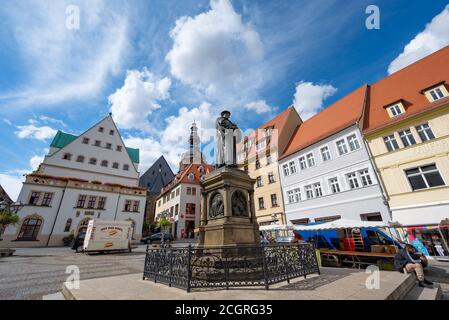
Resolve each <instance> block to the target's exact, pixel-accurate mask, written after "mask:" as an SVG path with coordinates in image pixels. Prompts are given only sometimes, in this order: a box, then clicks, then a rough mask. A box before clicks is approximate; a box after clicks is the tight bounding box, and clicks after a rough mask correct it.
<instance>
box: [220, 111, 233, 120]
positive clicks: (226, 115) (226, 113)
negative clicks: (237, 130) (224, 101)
mask: <svg viewBox="0 0 449 320" xmlns="http://www.w3.org/2000/svg"><path fill="white" fill-rule="evenodd" d="M221 116H222V117H223V118H229V117H230V116H231V113H230V112H229V111H228V110H225V111H222V112H221Z"/></svg>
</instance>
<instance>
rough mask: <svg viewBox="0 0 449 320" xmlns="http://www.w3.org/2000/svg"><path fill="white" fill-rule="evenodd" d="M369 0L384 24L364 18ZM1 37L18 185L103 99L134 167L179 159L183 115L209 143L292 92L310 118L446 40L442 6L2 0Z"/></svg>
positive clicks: (3, 174)
mask: <svg viewBox="0 0 449 320" xmlns="http://www.w3.org/2000/svg"><path fill="white" fill-rule="evenodd" d="M371 4H374V5H376V6H378V8H379V9H380V29H378V30H377V29H374V30H368V29H367V28H366V26H365V20H366V19H367V17H368V15H369V14H367V13H366V12H365V10H366V8H367V6H368V5H371ZM70 5H75V6H76V7H75V9H74V7H71V6H70ZM77 11H78V12H79V28H78V27H77V26H78V25H77V24H76V23H74V24H73V21H75V22H76V21H77V20H76V19H75V20H73V19H71V18H73V17H75V18H76V17H77V14H76V13H77ZM68 22H69V24H67V23H68ZM70 22H72V24H70ZM0 39H1V41H0V114H1V118H2V122H1V127H0V128H1V129H0V147H1V149H2V150H3V154H2V159H1V161H0V183H1V184H2V185H3V186H4V188H5V189H6V190H7V191H8V192H9V193H11V195H12V196H13V197H16V196H17V193H18V190H19V189H20V181H21V179H22V175H23V174H24V173H27V172H30V171H31V170H32V169H33V168H35V167H37V165H38V164H39V162H40V161H41V160H42V157H43V155H44V154H45V153H46V152H47V148H48V146H49V144H50V142H51V139H52V137H53V135H54V133H55V130H63V131H66V132H70V133H75V134H77V133H81V132H83V131H84V130H85V129H87V128H88V127H90V126H91V125H92V124H94V123H95V122H97V121H99V120H100V119H101V118H102V117H104V116H105V115H107V113H108V112H110V111H112V112H113V116H114V119H115V121H116V122H117V124H118V125H119V127H120V128H121V133H122V136H123V137H124V139H125V142H126V144H127V145H128V146H131V147H138V148H140V149H141V162H142V169H145V168H148V167H149V166H150V165H151V163H152V161H154V160H155V159H156V158H158V157H159V156H160V155H161V154H164V155H165V156H166V157H167V159H168V160H169V162H170V163H171V164H172V166H173V168H174V169H177V168H176V165H177V161H178V158H179V154H180V153H181V152H182V151H183V148H184V147H185V142H186V137H187V133H188V129H189V125H190V123H191V122H192V121H194V120H195V121H196V122H198V123H199V126H200V128H201V132H202V138H203V142H207V141H208V140H210V137H211V136H212V135H213V122H214V118H216V116H217V115H218V113H219V111H221V110H223V109H229V110H231V111H232V113H233V119H234V120H235V121H236V122H237V123H238V124H239V125H240V127H242V128H244V129H249V128H256V127H257V126H259V125H260V124H262V123H264V122H266V121H267V120H269V119H270V118H271V117H273V116H274V115H276V114H277V113H279V112H281V111H282V110H284V109H285V108H287V107H288V106H290V105H292V104H293V105H295V107H296V108H297V109H298V111H299V112H300V114H301V115H302V116H303V117H304V118H308V117H310V116H312V115H313V114H314V113H316V112H317V111H318V110H320V109H322V108H323V107H326V106H327V105H329V104H331V103H332V102H334V101H336V100H337V99H339V98H341V97H342V96H344V95H346V94H348V93H349V92H351V91H352V90H355V89H356V88H357V87H359V86H361V85H362V84H364V83H373V82H375V81H377V80H379V79H381V78H383V77H385V76H387V75H388V74H389V72H390V73H391V72H394V71H397V70H398V69H400V68H402V67H404V66H406V65H407V64H409V63H411V62H413V61H416V60H417V59H419V58H421V57H423V56H425V55H427V54H429V53H431V52H433V51H435V50H438V49H439V48H441V47H443V46H446V45H448V44H449V6H448V2H447V1H442V0H433V1H424V0H423V1H418V0H416V1H403V0H395V1H387V0H384V1H372V0H370V1H365V0H351V1H340V0H335V1H332V0H313V1H312V0H287V1H286V0H284V1H265V0H260V1H257V0H251V1H249V0H232V1H231V0H212V1H209V0H205V1H189V0H183V1H169V0H161V1H155V0H133V1H114V0H107V1H106V0H97V1H91V0H89V1H76V0H71V1H57V2H56V1H45V0H36V1H31V0H30V1H25V0H19V1H15V0H6V1H3V2H2V6H0ZM208 151H209V149H208V146H207V143H206V147H205V152H206V153H208Z"/></svg>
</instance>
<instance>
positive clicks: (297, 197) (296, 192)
mask: <svg viewBox="0 0 449 320" xmlns="http://www.w3.org/2000/svg"><path fill="white" fill-rule="evenodd" d="M293 194H294V196H295V202H299V201H301V200H302V198H301V189H300V188H299V187H298V188H295V189H293Z"/></svg>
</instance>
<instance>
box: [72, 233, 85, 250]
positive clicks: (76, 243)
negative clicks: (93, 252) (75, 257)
mask: <svg viewBox="0 0 449 320" xmlns="http://www.w3.org/2000/svg"><path fill="white" fill-rule="evenodd" d="M84 238H86V232H80V233H78V235H77V236H76V237H75V239H73V244H72V249H73V250H75V251H76V252H82V251H83V244H84Z"/></svg>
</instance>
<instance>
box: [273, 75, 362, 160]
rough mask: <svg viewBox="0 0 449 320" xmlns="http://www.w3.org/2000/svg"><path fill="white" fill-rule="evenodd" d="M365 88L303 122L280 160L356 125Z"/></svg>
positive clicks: (360, 112) (360, 113)
mask: <svg viewBox="0 0 449 320" xmlns="http://www.w3.org/2000/svg"><path fill="white" fill-rule="evenodd" d="M367 87H368V86H367V85H366V84H365V85H363V86H362V87H360V88H358V89H357V90H355V91H353V92H351V93H350V94H348V95H347V96H345V97H343V98H342V99H340V100H338V101H337V102H335V103H334V104H332V105H330V106H329V107H327V108H325V109H324V110H322V111H321V112H319V113H317V114H316V115H314V116H313V117H312V118H310V119H308V120H307V121H304V122H303V123H302V124H301V125H300V126H299V127H298V128H297V129H296V132H295V133H294V135H293V136H292V138H291V140H290V142H289V144H288V145H287V148H286V149H285V151H284V153H283V154H282V156H281V157H280V159H282V158H285V157H287V156H289V155H292V154H294V153H296V152H298V151H300V150H302V149H305V148H307V147H308V146H310V145H312V144H314V143H316V142H318V141H320V140H322V139H325V138H327V137H329V136H331V135H333V134H335V133H337V132H339V131H341V130H343V129H346V128H347V127H349V126H351V125H353V124H355V123H357V122H358V121H359V120H360V117H361V115H362V110H363V106H364V104H365V98H366V92H367Z"/></svg>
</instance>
